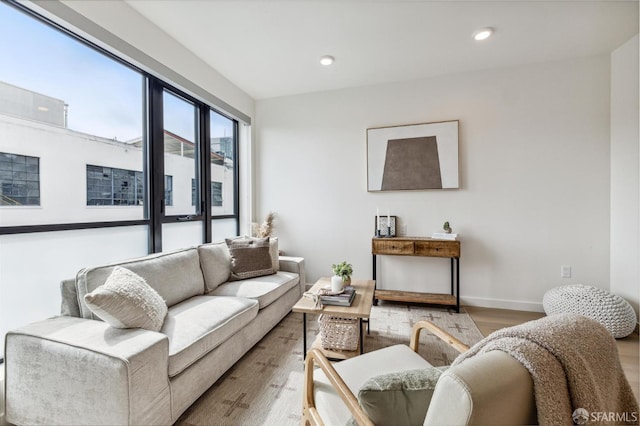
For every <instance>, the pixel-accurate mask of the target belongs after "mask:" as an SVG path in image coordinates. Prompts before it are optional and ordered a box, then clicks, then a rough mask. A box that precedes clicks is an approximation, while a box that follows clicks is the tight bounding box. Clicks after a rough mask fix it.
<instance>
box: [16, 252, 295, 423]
mask: <svg viewBox="0 0 640 426" xmlns="http://www.w3.org/2000/svg"><path fill="white" fill-rule="evenodd" d="M273 246H274V244H273V243H272V249H273ZM271 254H272V260H273V265H274V267H275V269H277V272H276V273H275V274H272V275H267V276H261V277H256V278H249V279H244V280H240V281H230V282H227V280H228V278H229V275H230V268H231V258H230V255H229V250H228V248H227V245H226V244H225V243H224V242H222V243H212V244H205V245H201V246H199V247H192V248H188V249H184V250H179V251H175V252H170V253H160V254H155V255H150V256H147V257H144V258H140V259H134V260H129V261H124V262H119V263H118V264H111V265H105V266H99V267H92V268H85V269H83V270H81V271H80V272H79V273H78V274H77V276H76V278H75V279H70V280H65V281H63V282H62V284H61V292H62V315H60V316H57V317H54V318H50V319H46V320H44V321H40V322H37V323H34V324H30V325H27V326H25V327H22V328H20V329H17V330H14V331H11V332H10V333H8V334H7V336H6V341H5V374H6V376H5V387H6V415H7V421H9V422H10V423H15V424H64V425H73V424H82V425H91V424H109V425H119V424H139V425H151V424H172V423H173V422H175V421H176V420H177V419H178V417H179V416H180V415H181V414H182V413H183V412H184V411H185V410H186V409H187V408H188V407H189V406H190V405H191V404H192V403H193V402H194V401H195V400H196V399H197V398H198V397H199V396H200V395H202V394H203V393H204V392H205V391H206V390H207V389H208V388H209V387H210V386H211V385H212V384H213V383H214V382H215V381H216V380H217V379H218V378H220V376H222V374H223V373H224V372H225V371H227V370H228V369H229V368H230V367H231V366H232V365H233V364H234V363H235V362H236V361H238V360H239V359H240V358H241V357H242V355H243V354H245V353H246V352H247V351H248V350H249V349H251V348H252V347H253V346H254V345H255V344H256V343H257V342H258V341H259V340H260V339H261V338H262V337H263V336H264V335H265V334H266V333H267V332H269V331H270V330H271V329H272V328H273V327H274V326H275V325H276V324H278V322H279V321H280V320H281V319H282V318H283V317H284V316H286V315H287V313H288V312H290V310H291V308H292V306H293V305H294V304H295V303H296V301H297V300H298V299H299V298H300V297H301V295H302V293H303V290H304V285H305V270H304V260H303V259H302V258H295V257H278V255H277V245H275V252H274V250H272V253H271ZM116 266H120V267H123V268H126V269H128V270H130V271H133V272H134V273H135V274H137V275H139V276H140V277H143V278H144V280H145V281H146V282H147V283H148V284H149V286H151V287H152V288H153V289H154V290H155V291H157V293H158V294H159V295H160V296H161V297H162V298H163V299H164V300H165V302H166V304H167V307H168V313H167V315H166V317H165V319H164V323H163V325H162V328H161V330H160V331H159V332H156V331H149V330H145V329H141V328H127V329H122V328H114V327H112V326H110V325H109V324H108V323H106V322H104V321H101V320H100V318H98V317H97V316H96V315H95V314H94V313H93V312H92V311H91V310H90V309H89V308H88V306H87V304H86V303H85V300H84V296H85V295H86V294H88V293H90V292H92V291H93V290H95V289H96V288H98V287H99V286H101V285H103V284H104V283H105V280H107V277H109V275H110V273H111V271H112V270H113V269H114V268H115V267H116ZM212 422H213V423H215V419H212Z"/></svg>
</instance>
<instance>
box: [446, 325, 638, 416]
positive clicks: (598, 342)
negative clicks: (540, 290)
mask: <svg viewBox="0 0 640 426" xmlns="http://www.w3.org/2000/svg"><path fill="white" fill-rule="evenodd" d="M493 350H500V351H503V352H506V353H508V354H509V355H511V356H513V357H514V358H515V359H517V360H518V361H520V362H521V363H522V365H524V366H525V367H526V368H527V369H528V370H529V373H530V374H531V378H532V379H533V385H534V394H535V399H536V408H537V411H538V422H539V423H540V424H541V425H573V419H572V414H573V413H574V410H576V409H578V408H583V409H586V410H587V411H588V412H589V415H590V417H589V419H588V422H589V424H627V423H629V424H638V415H639V413H638V402H637V401H636V399H635V398H634V396H633V392H632V391H631V387H630V386H629V383H628V382H627V379H626V378H625V376H624V373H623V371H622V366H621V365H620V360H619V358H618V348H617V346H616V342H615V339H614V338H613V336H612V335H611V334H610V333H609V332H608V331H607V329H605V328H604V327H603V326H602V325H600V324H599V323H598V322H596V321H594V320H592V319H589V318H587V317H584V316H581V315H576V314H557V315H551V316H548V317H544V318H541V319H539V320H536V321H530V322H527V323H524V324H521V325H518V326H515V327H510V328H505V329H502V330H498V331H496V332H494V333H492V334H490V335H489V336H487V337H486V338H484V339H483V340H481V341H480V342H478V343H477V344H475V345H474V346H473V347H471V349H469V351H467V352H464V353H462V354H460V355H459V356H458V357H457V358H456V359H455V361H454V362H453V364H452V366H453V365H457V364H460V363H461V362H463V361H464V360H465V359H467V358H470V357H472V356H474V355H477V354H481V353H484V352H489V351H493ZM599 413H603V414H599ZM581 424H582V423H581Z"/></svg>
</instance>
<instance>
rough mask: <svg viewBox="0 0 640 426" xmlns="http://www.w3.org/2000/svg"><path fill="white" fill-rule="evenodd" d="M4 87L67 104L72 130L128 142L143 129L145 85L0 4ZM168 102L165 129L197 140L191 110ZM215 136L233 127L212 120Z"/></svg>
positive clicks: (89, 50) (101, 57)
mask: <svg viewBox="0 0 640 426" xmlns="http://www.w3.org/2000/svg"><path fill="white" fill-rule="evenodd" d="M0 58H1V59H0V61H1V62H0V81H4V82H6V83H9V84H13V85H14V86H19V87H22V88H25V89H29V90H32V91H34V92H38V93H42V94H44V95H47V96H51V97H54V98H57V99H61V100H63V101H64V102H65V103H66V104H68V105H69V106H68V127H69V128H70V129H73V130H77V131H80V132H84V133H89V134H92V135H97V136H102V137H106V138H117V139H118V140H120V141H126V140H130V139H134V138H137V137H140V136H141V135H142V129H143V113H144V106H143V99H144V96H143V93H144V92H143V89H144V83H145V79H144V77H143V76H142V75H140V74H139V73H138V72H137V71H134V70H132V69H130V68H128V67H127V66H125V65H122V64H120V63H119V62H116V61H114V60H113V59H111V58H109V57H107V56H106V55H103V54H101V53H100V52H98V51H96V50H94V49H92V48H89V47H87V46H86V45H84V44H82V43H80V42H78V41H76V40H75V39H73V38H71V37H69V36H67V35H66V34H64V33H62V32H60V31H57V30H55V29H53V28H51V27H49V26H48V25H45V24H43V23H41V22H39V21H37V20H36V19H33V18H31V17H30V16H27V15H25V14H24V13H22V12H20V11H18V10H16V9H15V8H13V7H11V6H9V5H7V4H4V3H0ZM168 98H169V99H171V98H173V97H167V96H165V100H167V102H166V105H165V128H166V129H167V130H170V131H172V132H174V133H176V134H178V135H180V136H183V137H185V138H186V139H189V140H193V133H194V131H193V126H194V118H193V117H194V116H193V106H190V105H188V104H186V103H185V102H184V101H182V100H180V101H176V100H175V99H174V101H173V102H171V101H169V99H168ZM211 129H212V136H214V137H216V136H224V135H225V134H226V135H227V136H231V131H232V125H231V121H230V120H228V119H226V118H224V117H222V116H219V115H217V114H212V119H211Z"/></svg>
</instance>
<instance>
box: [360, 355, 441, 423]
mask: <svg viewBox="0 0 640 426" xmlns="http://www.w3.org/2000/svg"><path fill="white" fill-rule="evenodd" d="M441 374H442V370H441V369H439V368H436V367H429V368H421V369H418V370H407V371H401V372H396V373H389V374H383V375H380V376H375V377H372V378H370V379H369V380H367V381H366V382H365V383H364V385H362V387H361V388H360V390H359V391H358V401H359V402H360V406H361V407H362V409H363V410H364V411H365V413H367V415H368V416H369V418H370V419H371V421H372V422H373V423H374V424H377V425H392V424H393V425H421V424H422V423H424V418H425V417H426V415H427V409H428V408H429V403H430V402H431V397H432V396H433V390H434V389H435V387H436V383H437V381H438V378H440V375H441Z"/></svg>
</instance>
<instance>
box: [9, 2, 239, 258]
mask: <svg viewBox="0 0 640 426" xmlns="http://www.w3.org/2000/svg"><path fill="white" fill-rule="evenodd" d="M0 39H1V40H12V42H11V43H0V57H3V58H12V60H11V61H7V62H6V63H3V66H2V67H0V143H1V144H2V152H1V153H0V207H2V208H3V210H2V221H1V222H0V234H3V233H11V234H14V233H22V232H38V231H44V230H47V231H50V230H65V229H82V228H84V227H86V228H96V223H99V224H104V225H98V226H131V225H148V226H149V227H150V228H149V232H150V235H151V238H150V241H149V247H150V249H149V250H150V251H159V250H162V249H163V246H162V229H161V228H162V224H166V223H171V222H175V221H178V222H185V221H189V222H190V221H200V222H202V223H203V226H202V230H203V232H202V238H201V240H202V241H203V242H204V241H207V240H210V239H211V236H212V234H213V232H212V226H213V227H215V221H216V220H228V219H232V220H235V221H236V223H237V218H238V177H237V171H238V168H237V163H238V159H237V146H238V121H237V120H234V119H232V118H230V117H229V116H227V115H225V114H224V113H223V112H220V111H217V110H216V109H214V108H213V107H212V106H211V105H208V104H207V103H205V102H204V101H203V100H202V98H200V99H196V98H194V97H193V96H191V95H189V94H186V93H184V92H183V91H181V90H180V88H179V87H175V86H174V85H172V84H171V82H167V81H163V80H161V79H160V78H158V77H156V76H154V75H153V74H151V73H149V72H147V71H143V70H140V69H138V68H137V67H136V66H133V65H131V64H129V63H127V62H126V61H124V60H122V59H120V58H119V57H117V55H115V54H114V53H112V52H106V51H105V50H103V49H101V48H99V47H96V46H94V45H92V44H91V43H90V42H88V41H86V40H83V39H82V38H80V37H78V36H76V35H73V34H72V33H71V32H70V31H67V30H66V29H62V28H60V27H56V25H55V24H52V23H50V22H46V21H44V20H42V19H39V17H38V16H37V15H35V14H34V13H33V12H31V11H30V10H28V6H24V5H22V4H21V3H18V2H0ZM42 70H47V72H42ZM158 88H159V89H158ZM27 153H28V155H26V154H27ZM158 171H162V174H159V173H156V172H158ZM83 183H84V184H83ZM161 197H163V198H162V199H161V200H160V198H161ZM61 200H64V201H61ZM20 206H36V207H38V208H35V209H34V208H31V209H24V208H23V209H21V208H19V207H20ZM106 206H110V207H127V208H87V207H106ZM10 207H11V208H10ZM118 223H122V225H118ZM221 223H222V222H221ZM225 229H227V228H225ZM194 242H197V241H194Z"/></svg>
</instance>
